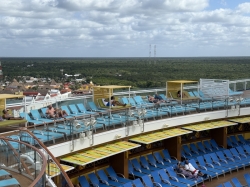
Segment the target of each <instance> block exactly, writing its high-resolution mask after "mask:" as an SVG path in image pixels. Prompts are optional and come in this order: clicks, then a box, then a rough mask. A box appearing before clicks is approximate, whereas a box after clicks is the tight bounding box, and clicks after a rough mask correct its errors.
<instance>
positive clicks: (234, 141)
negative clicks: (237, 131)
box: [230, 136, 243, 146]
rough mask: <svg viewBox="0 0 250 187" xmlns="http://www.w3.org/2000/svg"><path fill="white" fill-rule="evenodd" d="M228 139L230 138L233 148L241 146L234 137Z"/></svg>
mask: <svg viewBox="0 0 250 187" xmlns="http://www.w3.org/2000/svg"><path fill="white" fill-rule="evenodd" d="M230 138H231V141H232V143H233V144H234V145H235V146H241V145H243V144H242V143H241V142H239V141H238V140H237V139H236V137H235V136H230Z"/></svg>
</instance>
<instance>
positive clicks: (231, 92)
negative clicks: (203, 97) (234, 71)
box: [228, 88, 243, 96]
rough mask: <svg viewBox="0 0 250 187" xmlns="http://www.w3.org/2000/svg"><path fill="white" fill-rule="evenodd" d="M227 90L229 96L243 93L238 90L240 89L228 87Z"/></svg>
mask: <svg viewBox="0 0 250 187" xmlns="http://www.w3.org/2000/svg"><path fill="white" fill-rule="evenodd" d="M228 92H229V95H230V96H240V95H242V94H243V92H240V91H233V90H231V89H230V88H229V89H228Z"/></svg>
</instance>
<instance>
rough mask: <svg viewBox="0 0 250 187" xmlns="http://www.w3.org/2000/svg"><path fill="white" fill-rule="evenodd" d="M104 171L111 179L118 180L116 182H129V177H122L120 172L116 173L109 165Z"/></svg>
mask: <svg viewBox="0 0 250 187" xmlns="http://www.w3.org/2000/svg"><path fill="white" fill-rule="evenodd" d="M106 171H107V173H108V175H109V177H110V178H111V180H114V181H118V182H120V183H128V182H131V180H130V179H126V178H125V177H124V175H122V174H120V173H116V172H115V171H114V169H113V168H112V167H111V166H109V167H108V168H106ZM119 175H120V176H121V177H120V176H119Z"/></svg>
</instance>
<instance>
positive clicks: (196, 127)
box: [182, 120, 237, 132]
mask: <svg viewBox="0 0 250 187" xmlns="http://www.w3.org/2000/svg"><path fill="white" fill-rule="evenodd" d="M233 125H237V123H235V122H230V121H226V120H220V121H213V122H202V123H197V124H193V125H187V126H184V127H182V128H183V129H186V130H190V131H196V132H199V131H205V130H210V129H217V128H221V127H228V126H233Z"/></svg>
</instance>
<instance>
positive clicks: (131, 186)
mask: <svg viewBox="0 0 250 187" xmlns="http://www.w3.org/2000/svg"><path fill="white" fill-rule="evenodd" d="M123 187H133V184H132V182H127V183H125V184H123Z"/></svg>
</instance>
